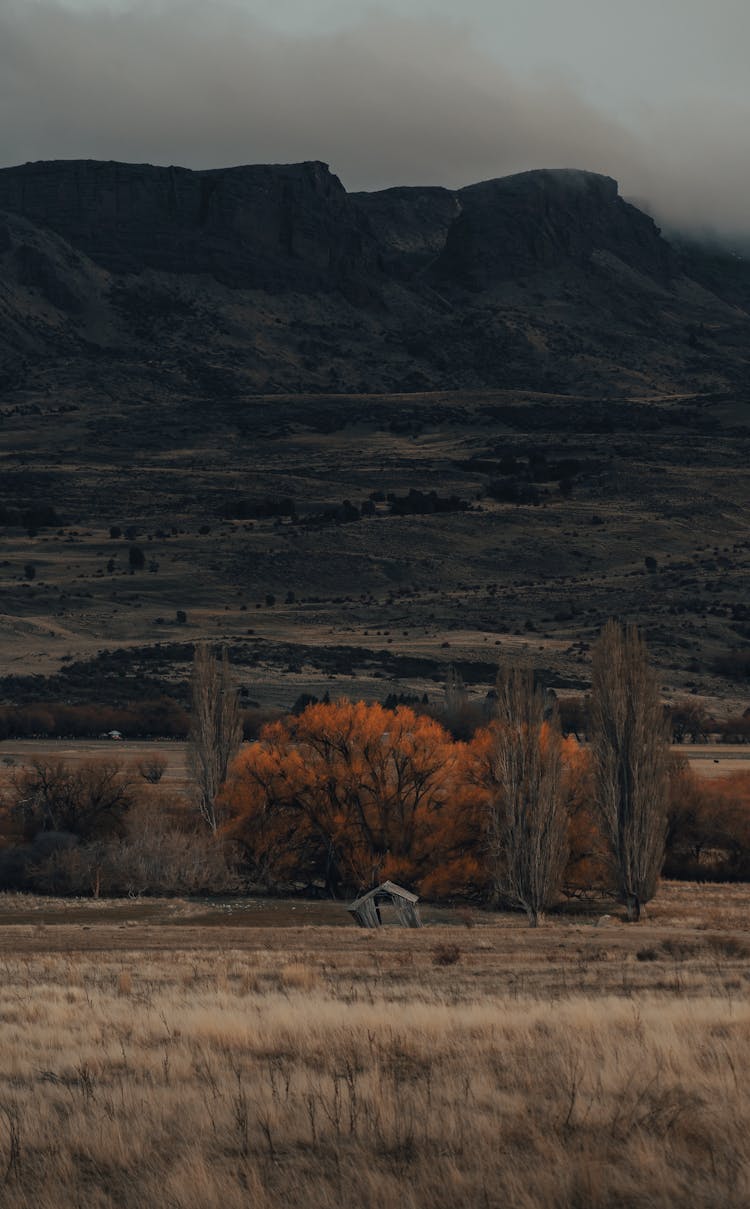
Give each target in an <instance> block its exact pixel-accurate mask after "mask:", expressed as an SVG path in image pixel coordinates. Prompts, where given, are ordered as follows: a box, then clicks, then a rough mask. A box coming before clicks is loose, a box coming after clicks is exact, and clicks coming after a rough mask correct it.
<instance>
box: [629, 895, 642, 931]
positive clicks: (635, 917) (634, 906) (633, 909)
mask: <svg viewBox="0 0 750 1209" xmlns="http://www.w3.org/2000/svg"><path fill="white" fill-rule="evenodd" d="M625 910H626V911H627V913H628V923H631V924H637V923H638V921H639V920H640V918H641V904H640V902H639V901H638V895H637V894H626V895H625Z"/></svg>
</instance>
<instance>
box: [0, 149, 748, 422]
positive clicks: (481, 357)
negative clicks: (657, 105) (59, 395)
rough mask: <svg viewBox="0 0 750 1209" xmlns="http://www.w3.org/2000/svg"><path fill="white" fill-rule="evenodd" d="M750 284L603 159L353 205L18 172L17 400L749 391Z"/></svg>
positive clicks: (212, 187) (2, 305)
mask: <svg viewBox="0 0 750 1209" xmlns="http://www.w3.org/2000/svg"><path fill="white" fill-rule="evenodd" d="M748 280H750V273H748V272H747V271H746V266H745V265H744V264H743V262H741V260H740V259H738V258H737V257H734V258H732V260H731V263H730V262H729V261H726V262H725V261H721V260H720V259H718V258H717V257H716V256H713V257H712V258H711V259H710V260H707V259H706V258H704V260H703V261H700V259H699V258H698V256H697V254H696V253H695V252H694V251H693V252H691V251H690V250H689V249H688V250H685V249H683V250H682V252H681V253H680V255H677V254H676V253H675V252H674V251H673V249H672V247H671V246H670V244H669V243H667V242H666V241H665V240H664V239H663V238H662V236H661V234H660V232H659V230H658V228H657V227H656V225H655V224H654V222H653V221H652V219H651V218H649V217H648V215H646V214H644V213H642V212H641V211H640V210H638V209H636V208H635V207H633V206H631V205H628V203H626V202H625V201H624V200H623V199H622V198H621V197H620V196H619V195H618V189H617V185H616V182H615V181H613V180H611V179H610V178H608V177H605V176H598V175H596V174H594V173H588V172H577V171H546V170H545V171H537V172H526V173H521V174H519V175H517V176H512V177H506V178H503V179H500V180H493V181H486V182H483V183H481V184H477V185H471V186H469V187H467V188H465V189H460V190H456V191H453V190H449V189H441V188H421V187H420V188H394V189H385V190H381V191H379V192H375V193H358V194H347V193H346V191H345V190H344V188H343V186H342V185H341V182H340V181H339V180H338V178H337V177H336V176H334V175H333V174H332V173H331V172H330V171H329V169H328V168H327V166H326V165H325V164H322V163H318V162H310V163H303V164H289V165H258V166H251V167H238V168H228V169H224V170H216V171H206V172H191V171H189V170H187V169H183V168H158V167H151V166H149V165H132V164H117V163H98V162H93V161H74V162H53V163H38V164H25V165H23V166H21V167H18V168H7V169H3V170H0V389H4V390H6V392H7V391H8V390H11V389H18V388H19V387H18V384H19V383H23V388H24V390H26V391H34V390H36V389H37V386H36V385H35V384H37V383H41V386H39V389H40V390H42V391H43V392H45V391H46V392H50V391H59V390H60V389H61V385H60V384H61V382H62V381H63V380H64V382H65V383H66V386H65V389H66V391H67V392H68V396H69V397H70V398H71V399H74V398H75V397H76V395H77V393H78V391H79V390H80V389H84V388H88V387H86V384H89V387H90V388H91V389H100V384H104V385H105V386H106V391H107V395H108V397H110V396H111V397H112V398H120V397H121V398H123V399H130V398H132V397H137V396H140V395H143V394H144V393H145V394H147V395H148V397H149V398H157V399H158V398H162V397H165V396H166V395H168V396H169V397H175V398H180V399H181V398H184V397H193V398H196V399H198V400H200V401H201V406H203V405H204V403H205V405H209V404H210V402H211V401H212V400H215V399H226V400H232V401H233V406H234V405H235V403H236V401H238V400H242V399H243V398H246V397H248V396H252V395H255V394H270V393H281V392H292V393H300V392H311V393H316V392H323V393H325V392H329V393H336V392H342V391H346V392H352V393H377V392H382V391H385V392H401V393H403V392H410V391H429V390H460V389H464V388H468V389H487V388H491V389H495V388H503V389H526V388H528V389H536V390H543V391H545V392H550V393H556V394H564V393H591V392H593V393H602V392H606V393H608V394H611V393H614V392H616V391H622V392H627V391H628V390H631V389H632V390H636V391H638V392H639V393H643V391H645V390H650V391H653V392H665V391H666V392H669V391H671V390H676V391H683V390H686V389H687V390H691V391H694V390H701V391H706V392H711V391H717V390H725V389H727V388H728V387H731V388H734V385H735V384H736V383H744V381H745V380H746V377H747V371H748V354H747V349H748V347H750V317H748V314H747V309H746V307H745V302H744V300H745V298H747V297H750V287H748V288H747V289H746V288H745V285H746V282H747V281H748ZM696 283H699V284H696ZM91 384H94V385H93V386H92V385H91Z"/></svg>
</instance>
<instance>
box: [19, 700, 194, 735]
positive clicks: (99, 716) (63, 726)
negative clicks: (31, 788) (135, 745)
mask: <svg viewBox="0 0 750 1209" xmlns="http://www.w3.org/2000/svg"><path fill="white" fill-rule="evenodd" d="M189 729H190V718H189V715H188V713H187V711H186V710H185V709H184V708H183V707H182V706H181V705H179V704H178V702H176V701H173V700H172V699H171V698H170V697H160V698H158V699H157V700H154V701H138V702H134V703H133V704H132V705H128V706H124V707H121V708H116V707H111V706H106V705H67V704H64V703H56V702H49V703H43V704H37V705H17V706H13V705H3V706H0V739H27V738H29V739H35V738H65V739H95V738H97V737H98V736H99V735H102V734H106V733H107V732H108V731H111V730H117V731H119V732H120V734H121V735H122V736H123V737H124V738H127V739H131V738H132V739H138V738H157V737H158V738H161V739H184V738H186V737H187V734H188V731H189Z"/></svg>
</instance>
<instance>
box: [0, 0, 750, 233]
mask: <svg viewBox="0 0 750 1209" xmlns="http://www.w3.org/2000/svg"><path fill="white" fill-rule="evenodd" d="M459 12H460V16H459V15H457V14H458V13H459ZM749 55H750V0H463V4H462V5H459V4H458V3H457V2H456V0H398V3H397V4H396V3H393V4H391V3H385V4H381V5H378V6H376V7H373V6H372V5H369V4H367V3H363V2H361V0H346V2H344V0H200V2H198V0H142V2H133V0H109V2H106V0H64V2H63V0H0V163H2V164H13V163H20V162H24V161H26V160H32V159H51V158H71V157H86V158H87V157H93V158H102V159H122V160H130V161H149V162H152V163H160V164H170V163H174V164H184V165H187V166H188V167H220V166H224V165H227V164H237V163H257V162H271V161H273V162H288V161H293V160H303V159H322V160H325V161H326V162H328V163H329V164H330V165H331V168H332V170H333V171H334V172H336V173H337V174H338V175H339V176H340V177H341V179H342V181H343V182H344V184H345V185H346V187H347V188H348V189H363V188H364V189H373V188H381V187H384V186H387V185H392V184H426V183H429V184H443V185H449V186H458V185H463V184H469V183H471V182H472V181H476V180H482V179H487V178H488V177H492V176H501V175H504V174H505V173H509V172H515V171H519V170H523V169H526V168H534V167H578V168H589V169H591V170H593V171H598V172H605V173H607V174H609V175H610V176H615V177H616V178H617V179H618V180H619V181H620V185H621V189H622V191H623V193H624V194H625V195H626V196H628V197H630V198H632V199H634V200H636V201H639V202H640V203H642V204H644V205H645V206H646V207H647V208H650V209H651V210H652V212H655V213H656V215H657V217H659V218H660V219H662V220H663V221H666V222H667V223H676V224H682V225H687V224H690V225H701V226H708V227H711V226H714V227H717V228H720V229H724V230H729V231H737V232H742V233H745V234H747V233H750V206H748V201H747V199H748V197H750V137H749V136H750V82H749V80H750V72H749V70H748V57H749Z"/></svg>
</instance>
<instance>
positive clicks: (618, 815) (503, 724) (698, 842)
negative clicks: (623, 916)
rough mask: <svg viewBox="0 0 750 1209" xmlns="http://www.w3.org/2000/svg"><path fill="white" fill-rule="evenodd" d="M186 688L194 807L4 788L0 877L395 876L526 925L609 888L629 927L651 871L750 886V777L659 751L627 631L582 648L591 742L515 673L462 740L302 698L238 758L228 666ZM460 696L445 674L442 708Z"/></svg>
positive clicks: (114, 881)
mask: <svg viewBox="0 0 750 1209" xmlns="http://www.w3.org/2000/svg"><path fill="white" fill-rule="evenodd" d="M191 696H192V709H191V732H190V744H189V769H190V776H191V789H190V793H189V794H188V795H185V794H180V793H175V792H174V791H170V790H167V789H166V788H164V787H163V786H162V784H161V772H163V768H161V769H160V767H159V761H158V760H157V761H156V762H154V761H153V760H152V761H151V762H150V763H149V762H142V766H141V767H140V769H135V770H134V769H130V770H128V769H125V768H123V767H122V766H121V765H118V764H117V763H113V762H111V761H110V762H106V761H105V762H91V763H90V764H88V765H83V766H80V767H79V768H78V769H70V768H67V767H66V766H65V765H63V764H61V763H59V762H58V763H55V762H52V763H50V762H47V763H45V762H44V761H36V762H35V764H34V765H33V766H32V767H31V768H28V769H23V770H21V771H20V772H19V773H18V774H16V775H14V776H12V777H11V779H10V788H9V790H8V791H7V792H6V794H5V797H4V801H3V806H2V811H0V886H2V887H5V888H19V889H37V890H43V891H45V892H49V893H82V894H89V893H101V894H108V893H111V894H118V893H151V894H155V893H183V894H184V893H198V892H201V893H207V892H229V891H232V890H238V891H240V890H242V891H247V890H248V889H250V890H255V891H258V890H262V891H272V892H280V893H290V892H300V891H303V892H304V891H307V892H308V893H309V892H315V893H325V894H329V895H333V896H336V897H341V898H343V897H345V896H347V895H349V894H354V893H356V892H358V891H360V890H363V889H368V888H370V887H371V886H373V885H376V884H377V883H378V882H380V881H382V880H385V879H386V878H391V879H393V880H396V881H400V882H402V883H403V884H405V885H407V886H408V887H410V888H413V889H415V890H417V891H418V892H419V893H420V894H422V895H423V896H426V897H429V898H433V899H442V900H446V899H447V900H457V899H468V900H472V901H475V902H483V903H486V904H488V905H492V906H499V907H500V906H502V907H510V908H514V909H520V910H523V911H525V913H526V915H527V917H528V920H529V922H530V923H531V924H532V925H536V924H537V923H538V922H539V921H540V920H541V919H542V918H543V916H544V914H545V912H547V911H548V910H550V909H551V908H553V907H555V906H556V905H557V904H558V903H560V902H561V901H564V900H565V899H568V900H570V899H585V898H598V897H601V896H603V895H607V896H610V897H614V898H616V899H618V900H619V901H620V902H621V903H622V904H623V905H624V907H625V910H626V912H627V914H628V917H629V918H631V919H633V920H635V919H637V918H638V917H639V914H640V911H641V908H642V906H643V904H644V903H647V902H648V901H649V899H650V898H651V897H652V895H653V893H654V889H655V887H656V884H657V880H658V877H659V875H660V872H661V871H662V870H663V869H664V870H665V871H666V872H667V873H668V874H669V875H670V876H699V877H706V876H717V877H722V878H727V877H732V878H737V879H739V878H745V877H749V876H750V776H748V775H747V774H744V775H736V776H734V777H722V778H720V779H718V780H717V781H714V782H710V781H707V780H704V779H702V778H697V777H695V776H694V775H693V774H692V773H691V771H690V769H689V767H688V765H687V762H686V761H684V760H675V758H674V757H673V756H671V755H670V752H669V739H670V733H669V723H668V719H667V716H666V715H665V712H664V709H663V706H662V703H661V700H660V696H659V691H658V684H657V681H656V678H655V674H654V672H653V670H652V669H651V668H650V666H649V663H648V658H647V652H646V648H645V645H644V643H643V640H642V639H641V637H640V635H639V634H638V632H637V630H636V629H635V628H634V627H623V626H621V625H619V624H618V623H616V622H610V623H609V624H608V625H607V626H606V627H605V628H604V630H603V631H602V634H601V635H600V638H599V641H598V642H597V644H596V646H595V649H594V651H593V664H592V686H591V694H590V699H589V704H588V719H587V725H588V728H589V734H588V741H587V742H580V741H579V740H578V739H577V738H576V737H575V735H574V734H572V733H568V734H567V735H566V734H564V733H563V728H562V726H561V722H560V711H559V708H558V705H557V703H556V702H555V700H554V699H553V698H551V696H550V695H549V694H548V693H545V692H544V690H543V689H542V688H541V687H540V686H539V685H538V684H536V683H535V681H534V677H533V675H532V673H531V672H530V671H529V670H524V669H521V668H511V669H506V670H504V671H502V672H501V674H500V676H499V678H498V683H497V689H496V693H495V698H494V702H493V715H492V718H491V719H490V720H489V722H487V723H486V724H485V725H483V726H481V727H479V728H478V729H476V730H472V731H471V732H470V733H468V735H467V737H456V734H455V733H453V732H452V731H451V729H449V728H448V726H447V725H444V724H443V723H444V721H448V720H450V719H449V717H446V718H445V719H443V720H441V719H439V718H437V717H431V716H429V715H428V714H426V713H423V712H417V711H416V710H415V709H413V708H411V707H410V706H407V705H397V706H395V707H394V708H386V707H384V706H382V705H378V704H366V703H364V702H356V703H352V702H348V701H338V702H326V701H324V702H314V701H313V702H311V703H310V704H308V705H306V706H305V707H304V708H302V709H300V710H299V712H298V713H296V714H292V715H288V716H286V717H282V718H278V719H276V720H274V721H272V722H270V723H268V724H267V725H265V726H264V727H263V729H262V730H261V732H260V737H259V739H258V741H257V742H254V743H252V744H249V745H248V744H246V745H244V746H243V745H241V738H242V717H241V709H240V703H239V697H238V694H237V692H236V690H235V689H234V687H233V684H232V679H231V673H230V669H229V665H228V661H227V657H226V654H224V655H222V656H221V657H220V658H217V657H216V656H215V655H213V654H212V653H211V652H210V650H209V649H208V648H207V647H205V646H203V647H198V648H197V649H196V653H195V659H194V664H193V673H192V688H191ZM462 700H463V697H462V693H461V686H460V683H459V682H458V681H457V678H456V677H455V676H453V677H449V684H448V688H447V693H446V712H447V715H450V716H453V715H455V713H456V710H457V709H458V710H460V708H461V704H462ZM454 730H455V728H454Z"/></svg>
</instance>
